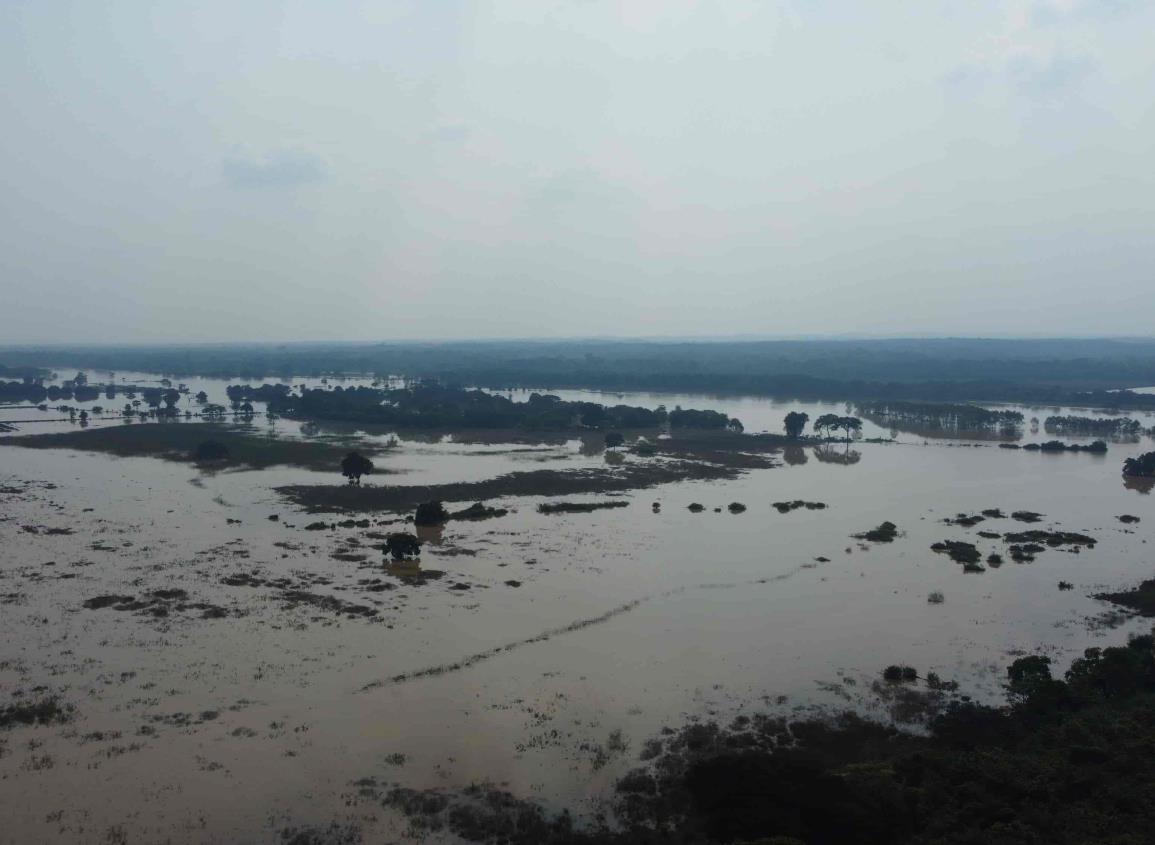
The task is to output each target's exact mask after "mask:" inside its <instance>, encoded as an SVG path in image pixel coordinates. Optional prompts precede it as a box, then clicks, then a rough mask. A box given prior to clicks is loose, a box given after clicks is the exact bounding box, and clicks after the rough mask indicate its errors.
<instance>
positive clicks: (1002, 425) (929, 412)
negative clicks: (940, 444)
mask: <svg viewBox="0 0 1155 845" xmlns="http://www.w3.org/2000/svg"><path fill="white" fill-rule="evenodd" d="M858 411H859V413H861V414H862V415H863V416H864V417H866V418H867V419H868V420H870V421H871V422H874V423H877V424H878V425H880V426H884V427H885V426H895V427H902V426H909V425H916V426H919V427H922V428H931V429H943V430H948V431H1011V432H1013V431H1014V430H1016V429H1017V428H1018V427H1019V426H1021V425H1022V424H1023V415H1022V414H1021V413H1020V412H1018V411H990V410H987V409H986V408H980V407H979V406H977V405H953V404H949V403H942V402H871V403H866V404H862V405H859V406H858Z"/></svg>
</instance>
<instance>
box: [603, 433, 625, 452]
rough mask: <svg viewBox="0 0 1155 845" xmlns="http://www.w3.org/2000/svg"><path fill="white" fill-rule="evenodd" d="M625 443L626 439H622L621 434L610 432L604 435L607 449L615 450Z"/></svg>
mask: <svg viewBox="0 0 1155 845" xmlns="http://www.w3.org/2000/svg"><path fill="white" fill-rule="evenodd" d="M625 442H626V438H624V437H622V435H621V432H618V431H611V432H608V433H607V434H606V448H607V449H616V448H617V447H618V446H621V445H623V444H624V443H625Z"/></svg>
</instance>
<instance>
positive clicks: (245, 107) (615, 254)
mask: <svg viewBox="0 0 1155 845" xmlns="http://www.w3.org/2000/svg"><path fill="white" fill-rule="evenodd" d="M1153 34H1155V2H1149V0H1025V1H1021V0H1005V1H1004V2H997V1H996V0H989V1H988V2H974V0H918V2H911V0H893V2H888V1H887V0H875V2H869V3H868V2H853V1H852V0H843V1H842V2H835V0H781V2H779V0H757V1H756V2H755V0H727V2H705V1H704V0H702V2H694V0H623V2H608V0H563V1H559V2H549V1H548V0H518V2H504V1H503V2H472V3H467V2H460V3H459V2H451V0H412V2H397V3H387V2H364V3H361V2H342V0H324V2H322V0H289V1H286V0H199V2H196V3H191V2H179V3H178V2H145V0H124V1H123V2H114V0H102V2H92V1H91V0H76V2H65V1H64V0H0V78H2V79H3V87H2V89H0V91H2V93H0V98H2V100H0V102H2V103H3V112H2V114H3V118H2V120H0V175H2V182H3V184H2V189H0V313H2V317H0V343H4V342H9V343H15V342H40V341H78V340H83V341H89V340H98V341H124V340H135V341H143V340H148V341H157V340H173V341H186V340H254V339H270V340H294V339H299V340H307V339H336V338H351V339H400V338H448V337H501V336H516V337H551V336H575V335H579V336H584V335H618V336H650V335H680V336H685V335H696V334H703V335H714V336H717V335H730V334H758V335H767V336H774V335H797V334H807V333H817V334H836V333H875V334H927V333H950V334H972V335H974V334H1035V335H1037V334H1055V335H1061V334H1069V333H1070V334H1074V333H1078V334H1146V335H1149V334H1152V322H1151V315H1152V305H1151V300H1152V294H1153V293H1155V107H1153V104H1155V50H1153V49H1152V37H1153Z"/></svg>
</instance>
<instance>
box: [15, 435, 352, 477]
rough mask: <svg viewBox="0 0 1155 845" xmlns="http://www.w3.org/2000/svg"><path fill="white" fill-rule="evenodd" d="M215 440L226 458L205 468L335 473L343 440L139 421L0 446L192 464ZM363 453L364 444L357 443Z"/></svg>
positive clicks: (29, 437) (344, 447) (344, 450)
mask: <svg viewBox="0 0 1155 845" xmlns="http://www.w3.org/2000/svg"><path fill="white" fill-rule="evenodd" d="M210 441H211V442H214V443H219V444H221V445H222V446H224V447H225V449H227V453H228V457H226V458H223V459H221V460H214V461H208V462H205V463H204V464H203V466H206V467H222V468H230V467H243V468H247V469H264V468H266V467H272V466H294V467H302V468H304V469H314V470H332V471H333V472H334V473H337V472H339V471H340V465H341V459H342V458H343V457H345V455H346V454H347V453H348V451H349V444H347V443H333V442H321V441H315V440H290V439H285V438H278V437H269V436H268V435H265V434H261V433H258V432H257V431H255V430H254V429H252V428H244V427H240V426H229V425H217V424H213V423H141V424H133V425H118V426H106V427H101V428H90V429H83V430H78V431H66V432H61V433H58V434H29V435H24V436H21V437H9V438H5V439H3V440H0V444H4V445H8V446H23V447H24V448H26V449H78V450H80V451H83V452H101V453H104V454H108V455H115V456H116V457H120V458H138V457H146V458H160V459H161V460H165V461H178V462H181V463H196V462H195V461H194V460H193V455H194V454H195V452H196V450H197V448H198V447H199V446H201V445H202V444H203V443H205V442H210ZM358 448H360V449H361V450H362V451H365V448H364V446H363V445H360V444H359V445H358Z"/></svg>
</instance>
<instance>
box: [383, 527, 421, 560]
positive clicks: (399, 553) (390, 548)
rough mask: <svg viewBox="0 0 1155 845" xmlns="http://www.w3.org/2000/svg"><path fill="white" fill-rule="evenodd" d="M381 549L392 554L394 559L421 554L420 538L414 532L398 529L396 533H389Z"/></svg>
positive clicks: (404, 558) (403, 558)
mask: <svg viewBox="0 0 1155 845" xmlns="http://www.w3.org/2000/svg"><path fill="white" fill-rule="evenodd" d="M381 551H383V552H385V554H387V555H390V556H392V558H393V559H394V560H406V559H407V558H413V557H417V555H419V554H421V540H419V539H418V538H417V536H416V535H415V534H409V533H407V532H404V531H399V532H397V533H396V534H390V535H389V536H388V537H387V538H386V539H385V543H384V545H382V546H381Z"/></svg>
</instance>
